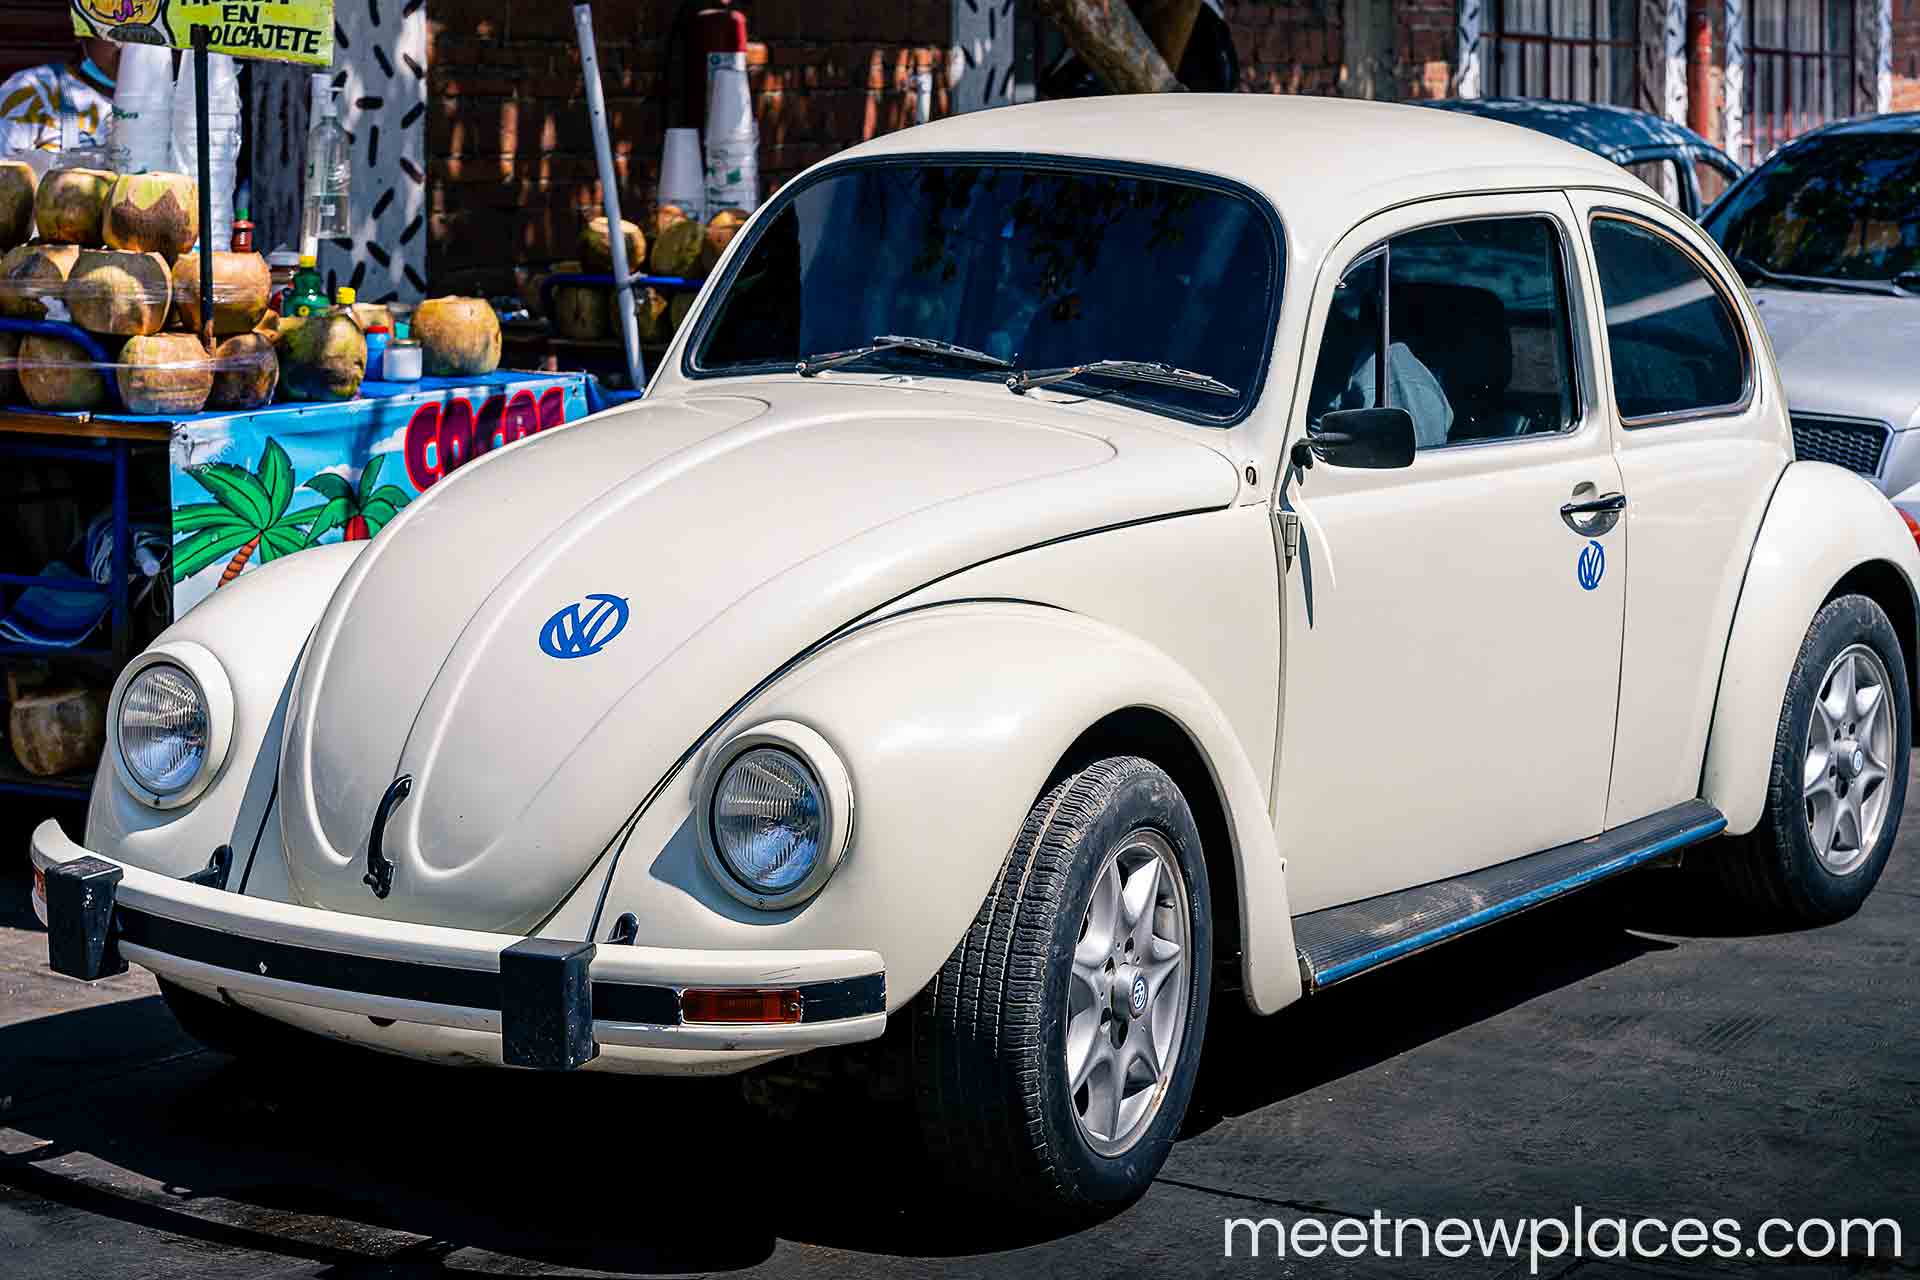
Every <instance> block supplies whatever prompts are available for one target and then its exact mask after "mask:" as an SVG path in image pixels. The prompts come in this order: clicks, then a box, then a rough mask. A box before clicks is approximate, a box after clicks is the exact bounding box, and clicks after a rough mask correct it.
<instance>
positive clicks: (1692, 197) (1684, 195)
mask: <svg viewBox="0 0 1920 1280" xmlns="http://www.w3.org/2000/svg"><path fill="white" fill-rule="evenodd" d="M1421 105H1422V106H1428V107H1438V108H1439V109H1440V110H1442V111H1462V112H1465V113H1466V114H1468V115H1474V116H1484V117H1485V118H1487V119H1489V120H1504V121H1506V122H1507V123H1508V124H1517V125H1520V126H1521V127H1522V128H1527V129H1535V130H1538V131H1539V132H1541V133H1544V134H1548V135H1550V136H1552V137H1555V138H1559V139H1560V140H1561V141H1562V142H1571V143H1573V145H1575V146H1576V147H1585V148H1586V149H1587V150H1589V151H1591V152H1594V153H1595V154H1597V155H1603V156H1605V157H1606V158H1607V159H1609V160H1611V161H1613V162H1614V163H1615V164H1617V165H1620V166H1621V167H1622V168H1624V169H1627V170H1629V171H1630V172H1631V173H1632V174H1633V176H1634V177H1636V178H1638V179H1640V180H1641V181H1642V182H1644V183H1646V184H1647V185H1648V186H1650V187H1652V188H1653V189H1654V190H1655V191H1658V192H1659V193H1660V194H1661V195H1662V196H1663V197H1665V198H1666V199H1667V200H1668V201H1669V202H1670V203H1672V204H1673V205H1674V207H1675V208H1677V209H1679V210H1680V211H1681V212H1682V213H1684V214H1686V215H1687V216H1688V217H1689V218H1698V217H1699V216H1700V213H1701V211H1702V210H1704V209H1705V208H1706V207H1707V206H1708V205H1710V204H1712V203H1713V202H1714V200H1715V199H1716V198H1717V197H1718V196H1719V194H1720V193H1721V192H1722V191H1724V190H1726V189H1727V187H1729V186H1730V185H1732V184H1733V183H1734V182H1736V181H1738V180H1739V178H1740V174H1741V169H1740V166H1739V165H1738V164H1736V163H1735V162H1734V160H1733V157H1731V156H1729V155H1728V154H1727V153H1726V152H1724V151H1722V150H1721V149H1720V148H1718V147H1716V146H1714V145H1713V144H1712V143H1711V142H1708V141H1707V140H1706V139H1705V138H1703V137H1701V136H1700V135H1699V134H1697V133H1695V132H1694V131H1693V130H1691V129H1689V128H1687V127H1686V126H1685V125H1678V124H1675V123H1674V122H1673V121H1671V120H1663V119H1661V118H1660V117H1659V116H1656V115H1654V114H1652V113H1651V112H1647V111H1635V110H1633V109H1632V108H1630V107H1614V106H1608V105H1606V104H1604V103H1598V102H1554V101H1551V100H1549V99H1546V98H1449V99H1446V100H1444V101H1440V102H1427V103H1422V104H1421Z"/></svg>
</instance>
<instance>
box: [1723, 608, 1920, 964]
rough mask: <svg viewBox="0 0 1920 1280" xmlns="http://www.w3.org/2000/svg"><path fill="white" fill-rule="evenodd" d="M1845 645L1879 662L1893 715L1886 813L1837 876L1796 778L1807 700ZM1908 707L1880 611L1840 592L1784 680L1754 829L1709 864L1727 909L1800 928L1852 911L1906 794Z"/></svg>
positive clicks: (1894, 639)
mask: <svg viewBox="0 0 1920 1280" xmlns="http://www.w3.org/2000/svg"><path fill="white" fill-rule="evenodd" d="M1853 645H1862V646H1864V647H1866V648H1867V649H1869V650H1871V651H1872V652H1873V653H1874V654H1875V655H1877V656H1878V657H1879V659H1880V663H1881V665H1882V666H1883V667H1884V668H1885V670H1886V674H1887V688H1888V691H1889V694H1890V698H1889V702H1890V703H1891V708H1892V712H1893V742H1894V746H1893V752H1892V758H1891V759H1889V760H1888V761H1887V762H1886V766H1887V773H1888V776H1887V779H1886V781H1885V783H1884V784H1882V785H1884V786H1886V787H1888V788H1890V796H1889V799H1888V807H1887V810H1886V816H1885V818H1884V819H1883V820H1882V822H1881V827H1880V833H1879V836H1878V837H1877V838H1876V839H1875V840H1874V842H1873V847H1872V848H1871V849H1869V850H1867V852H1866V857H1865V858H1864V859H1863V860H1861V861H1860V862H1859V864H1858V865H1857V866H1855V867H1853V868H1852V869H1851V870H1849V871H1847V872H1846V873H1845V874H1844V875H1841V874H1835V873H1834V872H1833V871H1832V870H1830V869H1828V867H1827V866H1826V865H1825V864H1823V863H1822V862H1821V859H1820V856H1819V854H1818V853H1817V852H1816V851H1815V849H1814V842H1813V836H1812V834H1811V832H1810V830H1809V823H1808V818H1807V805H1806V800H1805V798H1804V796H1803V793H1802V785H1801V774H1802V769H1803V767H1804V763H1805V760H1806V756H1807V745H1806V743H1807V732H1808V726H1809V724H1810V718H1811V717H1812V715H1813V704H1814V701H1815V699H1817V698H1818V697H1819V695H1820V686H1821V682H1822V681H1823V679H1824V678H1825V676H1826V674H1827V671H1828V668H1829V667H1830V666H1831V665H1832V664H1833V662H1834V661H1835V659H1837V658H1838V657H1839V656H1840V655H1841V654H1842V653H1844V652H1845V651H1846V650H1847V649H1848V648H1849V647H1851V646H1853ZM1912 712H1913V701H1912V693H1911V690H1910V689H1909V688H1908V684H1907V667H1906V660H1905V658H1904V657H1903V656H1902V654H1901V651H1900V641H1899V637H1898V636H1897V635H1896V634H1895V632H1894V629H1893V624H1892V623H1891V622H1889V621H1888V620H1887V615H1886V614H1885V613H1884V612H1882V610H1881V608H1880V606H1879V605H1877V604H1875V603H1874V602H1873V601H1872V600H1870V599H1868V598H1867V597H1866V596H1860V595H1846V596H1839V597H1836V598H1835V599H1833V600H1830V601H1828V602H1827V604H1826V605H1825V606H1824V607H1823V608H1822V609H1821V610H1820V612H1819V613H1817V614H1815V615H1814V619H1813V624H1812V625H1811V626H1810V627H1808V628H1807V638H1806V639H1805V640H1804V641H1803V642H1802V643H1801V645H1800V656H1799V658H1798V659H1797V660H1796V661H1795V662H1794V665H1793V674H1792V675H1791V676H1790V677H1789V678H1788V681H1787V699H1786V704H1785V705H1784V706H1783V707H1782V709H1781V712H1780V724H1779V728H1778V730H1777V732H1776V734H1775V737H1774V745H1773V769H1772V774H1771V776H1770V778H1769V779H1768V786H1767V803H1766V809H1765V811H1764V812H1763V813H1762V814H1761V817H1760V825H1759V826H1758V827H1756V828H1754V830H1753V831H1752V832H1751V833H1750V834H1748V835H1745V836H1742V837H1739V838H1738V839H1734V840H1729V841H1727V842H1725V845H1724V847H1722V848H1721V849H1719V850H1716V851H1715V852H1716V854H1717V856H1716V857H1715V858H1714V859H1713V860H1712V862H1711V864H1710V865H1711V866H1712V869H1713V871H1714V872H1715V873H1716V874H1717V878H1718V880H1719V882H1720V885H1721V886H1722V888H1724V889H1725V890H1726V892H1727V893H1728V895H1729V896H1730V897H1731V898H1732V899H1733V901H1734V903H1735V905H1737V906H1738V907H1740V908H1742V909H1743V910H1744V911H1745V912H1746V913H1747V914H1749V915H1751V916H1754V917H1756V918H1758V919H1759V920H1761V921H1763V922H1766V923H1770V924H1780V925H1790V926H1805V925H1819V924H1829V923H1832V922H1833V921H1836V920H1843V919H1845V918H1846V917H1848V916H1850V915H1852V914H1853V913H1854V912H1856V911H1858V910H1859V909H1860V906H1861V904H1862V903H1864V902H1865V901H1866V900H1867V895H1868V894H1870V893H1872V892H1873V887H1874V885H1875V884H1877V883H1878V882H1879V880H1880V873H1881V871H1882V870H1884V869H1885V867H1886V865H1887V857H1888V855H1889V854H1890V853H1891V852H1892V851H1893V841H1894V837H1895V835H1896V834H1897V833H1898V831H1899V827H1900V813H1901V810H1902V808H1903V807H1904V805H1905V803H1906V795H1907V757H1908V754H1909V752H1910V751H1911V749H1912V746H1913V715H1912Z"/></svg>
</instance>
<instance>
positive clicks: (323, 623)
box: [280, 382, 1238, 931]
mask: <svg viewBox="0 0 1920 1280" xmlns="http://www.w3.org/2000/svg"><path fill="white" fill-rule="evenodd" d="M762 389H764V390H767V391H768V393H769V395H768V398H767V399H760V398H756V397H754V396H751V395H693V396H689V397H686V398H677V399H665V400H657V401H654V400H649V401H643V402H641V403H639V404H637V405H634V406H632V407H630V408H628V409H624V410H620V411H616V412H614V413H610V414H607V415H603V416H601V417H598V418H595V419H593V420H590V421H587V422H584V423H580V424H578V425H575V426H570V427H566V428H564V429H561V430H556V431H552V432H548V433H543V434H540V435H536V436H533V437H530V438H528V439H527V440H525V441H524V442H521V443H518V444H515V445H514V446H512V447H510V448H508V449H506V450H503V451H501V452H500V453H498V454H492V455H487V456H485V457H482V458H481V459H479V460H477V461H475V462H472V463H469V464H468V465H467V466H466V467H464V468H462V469H461V470H460V471H458V472H456V473H454V474H453V475H452V476H450V477H448V478H447V479H446V480H444V481H442V482H441V483H440V484H438V485H436V486H435V487H434V488H433V489H432V490H430V491H429V492H428V493H427V494H426V495H424V496H423V497H422V498H420V499H418V500H417V501H415V502H414V503H413V504H412V505H411V506H409V507H408V509H407V510H406V511H405V512H404V513H403V514H402V515H401V516H400V517H399V518H398V519H396V520H395V521H394V522H393V523H392V524H390V525H389V526H388V527H387V528H386V529H385V530H384V531H383V532H382V533H381V535H380V536H379V537H378V538H376V539H375V540H374V541H373V543H372V544H371V545H370V546H369V548H368V550H367V551H366V552H365V553H364V554H363V555H362V556H361V557H360V559H359V560H358V561H357V562H356V563H355V564H354V567H353V568H352V569H351V570H350V571H349V573H348V575H347V577H346V578H345V579H343V580H342V582H341V585H340V587H339V589H338V590H337V591H336V592H335V594H334V597H333V599H332V601H331V602H330V604H329V605H328V607H327V609H326V611H325V613H324V614H323V616H322V618H321V620H320V623H319V625H318V627H317V628H316V629H315V631H314V635H313V639H312V641H311V643H310V645H309V648H308V652H307V654H306V657H305V659H304V662H303V666H302V670H301V672H300V675H299V678H298V687H297V691H296V694H295V701H294V706H293V713H292V716H291V718H290V722H289V727H288V731H287V738H286V745H285V749H284V753H283V756H282V761H281V793H280V794H281V799H282V805H281V825H282V834H283V837H284V840H285V846H286V850H287V860H288V871H289V876H290V879H291V881H292V886H293V889H294V893H295V895H296V897H297V898H298V899H299V900H301V901H302V902H305V903H307V904H309V905H314V906H324V907H329V908H332V909H336V910H344V911H349V912H354V913H357V914H362V915H372V916H384V917H388V918H394V919H405V920H412V921H417V922H420V923H426V924H447V925H453V926H457V927H463V928H475V929H493V930H500V931H515V930H525V929H528V928H531V927H532V926H533V925H535V924H537V923H538V921H539V920H540V919H542V918H543V917H544V916H545V915H547V914H548V913H550V912H551V911H552V909H553V908H554V907H555V906H556V905H557V904H558V903H559V902H560V901H561V899H562V898H563V896H564V895H565V894H566V893H567V892H568V891H570V890H571V889H572V888H573V887H574V886H575V885H577V884H578V883H579V881H580V879H581V878H582V877H583V876H584V875H585V874H586V873H587V871H588V869H589V868H590V867H591V866H592V865H593V863H594V862H595V860H596V859H597V858H598V856H599V855H600V854H601V853H602V852H603V851H604V850H605V849H606V848H607V847H608V846H609V843H610V841H611V840H612V839H613V838H614V837H615V835H616V833H617V832H618V831H619V830H620V829H621V827H622V826H623V825H624V823H625V821H626V819H627V817H628V816H629V815H630V814H631V813H632V812H633V811H634V809H635V807H636V806H637V805H638V804H640V803H641V801H642V799H643V798H644V797H645V796H646V795H647V793H648V791H649V789H650V788H652V787H653V786H654V785H655V784H656V783H657V782H658V781H659V780H660V779H661V778H662V777H663V776H664V775H665V774H666V773H667V772H668V771H669V770H670V769H671V768H672V766H673V763H674V762H675V761H676V760H678V759H679V758H680V757H681V756H682V755H683V754H684V753H686V752H687V751H688V750H689V749H690V748H691V747H693V746H694V745H695V744H696V743H697V742H698V741H699V739H700V737H701V736H702V734H703V733H704V732H705V731H706V730H707V729H708V728H709V727H710V726H712V725H714V724H715V723H717V722H718V721H720V720H721V719H723V718H724V717H725V716H726V715H727V714H728V712H729V709H730V708H732V707H734V706H735V705H736V704H737V703H739V702H740V700H741V699H743V698H744V697H745V696H746V695H747V694H748V693H749V692H750V691H751V690H753V689H754V687H755V685H756V684H757V683H759V682H760V681H762V680H764V679H765V678H766V677H767V676H768V675H769V674H771V673H772V672H774V671H775V670H777V669H778V668H779V667H780V666H781V665H782V664H783V663H785V662H786V661H787V660H789V659H790V658H792V657H794V656H795V655H796V654H798V653H799V652H800V651H801V650H803V649H805V648H806V647H807V646H809V645H811V644H813V643H814V642H816V641H818V640H820V639H822V638H824V637H826V636H828V635H830V634H831V633H833V632H834V631H835V630H837V629H838V628H840V627H842V626H844V625H845V624H847V623H848V622H850V621H852V620H854V619H856V618H858V617H860V616H862V615H863V614H865V613H867V612H870V611H871V610H873V609H875V608H876V607H878V606H880V605H882V604H884V603H886V602H888V601H890V600H893V599H896V598H898V597H899V596H901V595H904V594H906V593H908V592H911V591H912V590H914V589H916V588H917V587H919V586H921V585H923V584H925V583H927V582H929V581H931V580H933V579H936V578H939V577H942V576H945V575H947V574H951V573H954V572H956V571H958V570H960V569H963V568H966V567H968V566H969V565H972V564H976V563H979V562H980V561H982V560H984V559H989V558H992V557H994V556H998V555H1003V554H1006V553H1008V552H1012V551H1016V550H1019V549H1021V548H1024V547H1028V546H1032V545H1035V544H1037V543H1042V542H1046V541H1048V540H1051V539H1056V538H1061V537H1067V536H1071V535H1073V534H1077V533H1081V532H1085V531H1087V530H1091V529H1098V528H1102V527H1105V526H1108V525H1116V524H1124V523H1128V522H1131V521H1137V520H1142V519H1151V518H1154V517H1159V516H1166V515H1172V514H1176V513H1180V512H1185V511H1194V510H1203V509H1207V508H1212V507H1219V506H1224V505H1226V504H1228V503H1230V502H1231V501H1233V499H1234V497H1235V495H1236V492H1237V487H1238V476H1237V474H1236V471H1235V468H1234V466H1233V464H1232V463H1231V462H1230V461H1229V460H1228V459H1227V458H1226V457H1224V456H1223V455H1222V454H1220V453H1218V452H1216V451H1214V450H1213V449H1211V448H1208V447H1206V446H1204V445H1202V444H1199V443H1196V442H1194V441H1193V440H1192V439H1190V438H1187V437H1184V436H1182V435H1180V434H1178V433H1176V432H1174V431H1171V430H1168V429H1165V428H1162V427H1159V426H1157V425H1153V424H1152V423H1151V422H1145V421H1142V422H1135V421H1132V420H1130V419H1131V415H1126V416H1124V417H1123V416H1122V415H1111V416H1097V415H1094V414H1090V413H1086V412H1076V411H1073V410H1070V409H1067V408H1065V407H1062V406H1058V405H1047V404H1033V403H1029V402H1027V401H1022V400H1016V399H1014V398H1013V397H1005V398H1004V399H995V400H993V401H990V402H989V401H984V400H982V399H980V398H979V397H978V396H974V395H967V394H965V393H949V392H942V391H934V390H925V389H909V388H898V387H886V386H874V385H872V384H864V385H860V384H854V385H849V384H847V383H844V382H843V383H840V384H838V385H821V384H809V383H794V382H785V383H779V384H772V385H766V386H763V388H762ZM770 401H771V403H770ZM616 602H617V603H616ZM576 606H577V607H578V612H577V614H575V613H572V612H570V611H571V610H573V609H574V608H575V607H576ZM623 618H624V621H622V619H623ZM556 619H557V621H556ZM928 678H929V679H939V678H941V677H940V673H938V672H930V673H928ZM402 776H407V777H410V778H411V779H412V787H411V791H410V793H409V794H408V795H407V796H406V797H405V798H404V799H403V800H400V801H399V802H398V803H397V804H393V805H392V806H391V814H390V817H389V819H388V821H387V822H386V823H385V824H384V830H383V843H384V852H385V855H386V856H387V857H388V858H391V859H392V860H393V862H394V863H395V867H396V871H395V876H394V881H393V888H392V892H391V895H390V896H388V897H386V898H384V899H381V898H376V897H375V896H374V895H373V893H372V892H371V890H370V889H369V888H368V887H367V886H366V885H364V884H362V882H361V877H362V874H363V873H364V872H365V870H366V853H367V846H368V840H369V836H370V833H371V832H372V829H373V822H374V817H375V813H376V811H377V810H379V809H380V808H381V807H382V804H381V802H382V798H383V796H385V795H386V794H387V792H388V790H389V788H390V786H391V785H392V784H393V783H394V781H395V780H396V779H397V778H400V777H402Z"/></svg>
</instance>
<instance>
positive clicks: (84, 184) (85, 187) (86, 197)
mask: <svg viewBox="0 0 1920 1280" xmlns="http://www.w3.org/2000/svg"><path fill="white" fill-rule="evenodd" d="M112 192H113V175H112V174H111V173H108V172H107V171H106V170H105V169H52V170H49V171H48V173H47V176H46V177H44V178H42V179H40V188H39V190H38V191H37V192H35V194H34V198H33V223H34V226H36V227H38V228H39V230H40V238H41V239H42V240H52V241H54V242H55V243H56V244H88V245H92V244H99V243H100V230H101V224H102V222H103V221H104V220H105V218H106V213H107V197H108V196H109V195H110V194H112Z"/></svg>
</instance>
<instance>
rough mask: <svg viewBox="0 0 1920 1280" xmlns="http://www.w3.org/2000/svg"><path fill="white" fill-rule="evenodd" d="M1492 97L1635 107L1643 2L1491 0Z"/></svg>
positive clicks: (1486, 39) (1487, 34)
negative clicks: (1497, 95)
mask: <svg viewBox="0 0 1920 1280" xmlns="http://www.w3.org/2000/svg"><path fill="white" fill-rule="evenodd" d="M1488 8H1489V15H1488V16H1489V19H1490V21H1489V24H1488V29H1487V31H1486V32H1485V34H1484V35H1483V36H1482V37H1481V38H1482V40H1483V41H1484V42H1485V44H1486V48H1487V56H1488V60H1489V65H1490V66H1491V68H1492V72H1493V74H1492V76H1491V77H1490V78H1489V87H1490V91H1491V92H1492V93H1496V94H1501V95H1504V96H1510V97H1527V98H1560V99H1563V100H1567V101H1575V102H1610V103H1614V104H1616V105H1618V106H1623V107H1630V106H1633V105H1635V90H1636V84H1635V75H1636V74H1637V69H1638V57H1637V54H1638V49H1639V23H1640V11H1639V3H1638V0H1492V3H1491V4H1490V5H1489V6H1488Z"/></svg>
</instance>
